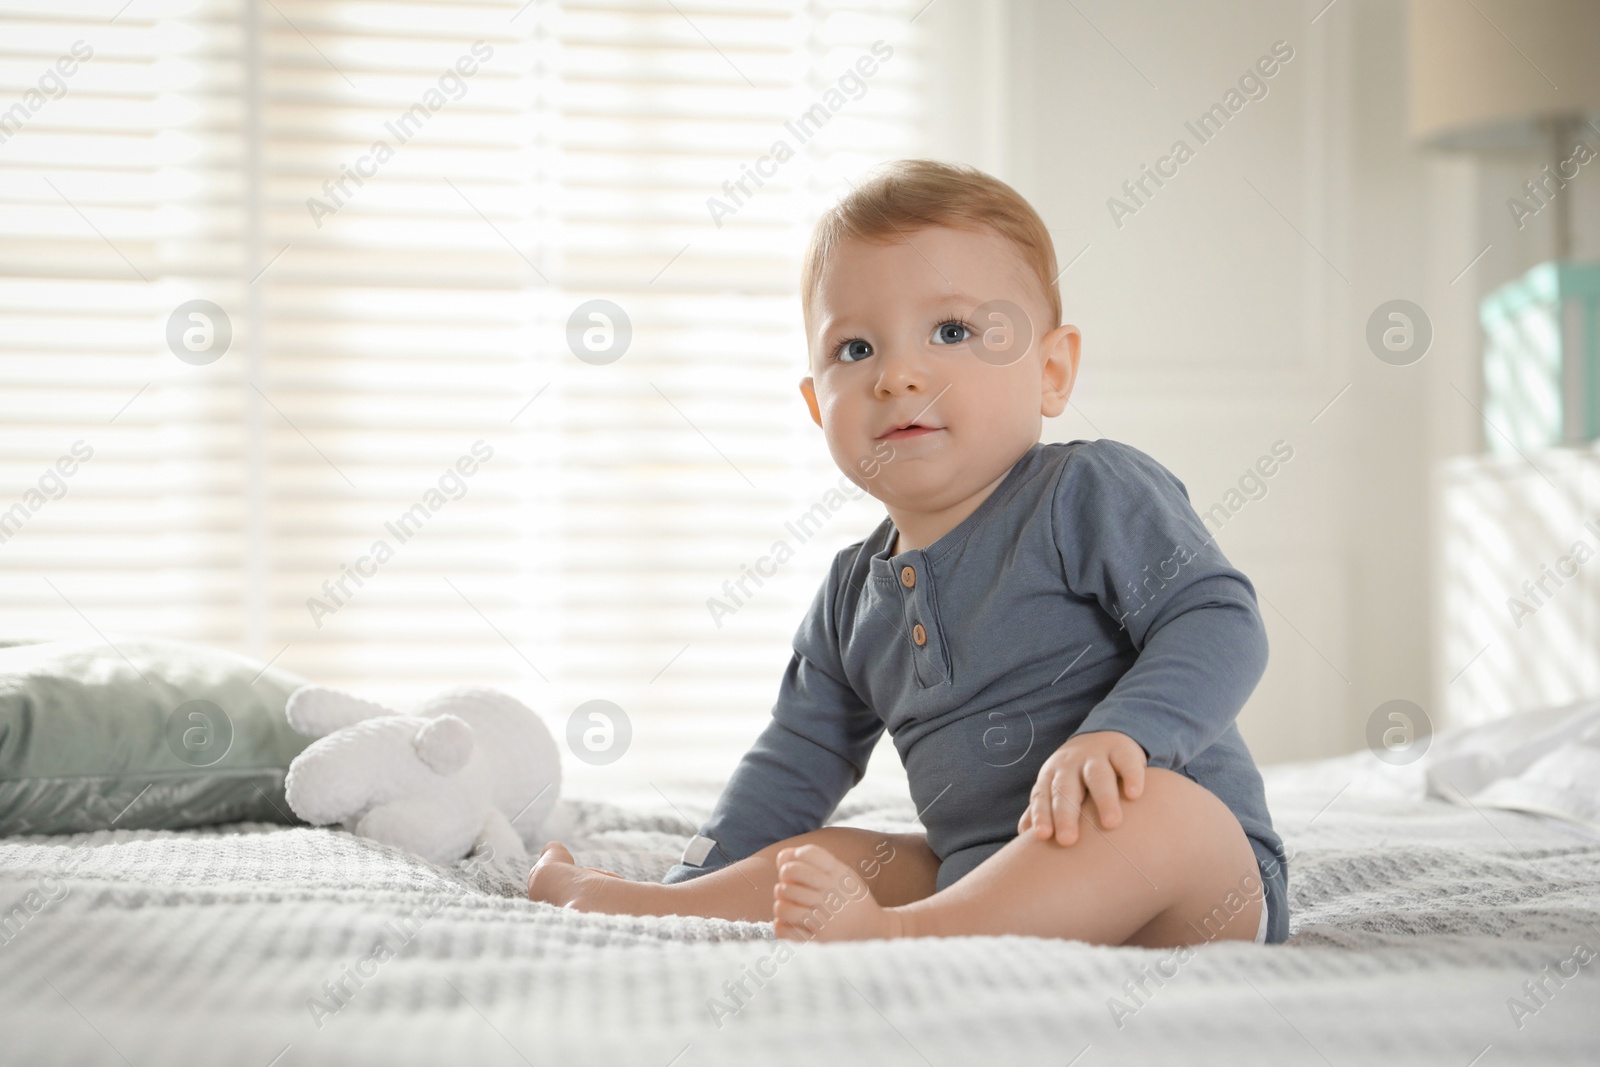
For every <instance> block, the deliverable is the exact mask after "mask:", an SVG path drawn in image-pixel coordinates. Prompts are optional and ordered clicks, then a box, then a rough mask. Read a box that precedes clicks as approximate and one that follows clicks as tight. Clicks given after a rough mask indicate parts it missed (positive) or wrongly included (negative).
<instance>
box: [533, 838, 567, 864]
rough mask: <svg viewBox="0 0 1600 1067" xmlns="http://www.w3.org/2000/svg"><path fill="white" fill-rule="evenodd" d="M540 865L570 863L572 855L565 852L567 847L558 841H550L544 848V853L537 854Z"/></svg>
mask: <svg viewBox="0 0 1600 1067" xmlns="http://www.w3.org/2000/svg"><path fill="white" fill-rule="evenodd" d="M538 862H540V863H571V862H573V859H572V853H571V852H568V851H567V846H566V845H563V844H562V843H561V842H560V841H551V842H549V843H547V844H546V845H545V846H544V851H543V852H541V853H539V860H538Z"/></svg>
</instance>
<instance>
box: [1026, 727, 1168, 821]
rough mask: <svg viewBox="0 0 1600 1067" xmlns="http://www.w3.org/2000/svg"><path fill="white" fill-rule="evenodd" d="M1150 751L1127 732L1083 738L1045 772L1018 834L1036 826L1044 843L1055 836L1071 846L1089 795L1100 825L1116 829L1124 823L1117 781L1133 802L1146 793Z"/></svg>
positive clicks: (1064, 748)
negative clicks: (1085, 796)
mask: <svg viewBox="0 0 1600 1067" xmlns="http://www.w3.org/2000/svg"><path fill="white" fill-rule="evenodd" d="M1146 762H1147V761H1146V759H1145V754H1144V748H1143V747H1142V746H1141V745H1140V744H1139V742H1137V741H1135V740H1134V739H1133V738H1131V737H1129V736H1128V735H1127V734H1124V733H1118V732H1117V731H1116V730H1096V731H1094V732H1093V733H1087V734H1077V735H1075V736H1073V737H1072V738H1070V739H1069V740H1068V741H1067V743H1066V744H1064V745H1062V746H1061V747H1060V748H1058V749H1056V750H1055V752H1053V753H1051V755H1050V758H1049V759H1047V760H1045V761H1044V766H1042V767H1040V768H1039V780H1038V781H1037V782H1035V783H1034V785H1033V792H1032V793H1031V794H1030V795H1029V797H1028V810H1026V811H1024V812H1023V813H1022V818H1021V819H1020V820H1019V821H1018V822H1017V833H1018V834H1019V835H1020V834H1023V833H1026V832H1027V831H1028V828H1029V827H1030V826H1031V827H1032V828H1033V833H1034V836H1035V837H1037V838H1039V839H1040V840H1041V841H1042V840H1044V839H1045V838H1047V837H1049V836H1050V835H1051V833H1054V834H1055V837H1056V840H1057V841H1058V842H1059V843H1061V844H1063V845H1070V844H1072V843H1074V842H1075V841H1077V840H1078V809H1079V808H1081V807H1082V806H1083V797H1084V794H1085V793H1088V795H1089V796H1091V797H1093V798H1094V804H1095V807H1096V808H1097V809H1098V810H1099V812H1100V826H1101V828H1103V829H1106V830H1112V829H1115V828H1116V827H1117V826H1119V825H1121V823H1122V802H1121V800H1119V799H1118V797H1117V781H1118V779H1119V778H1120V779H1121V782H1122V791H1123V793H1124V794H1125V795H1126V796H1127V798H1128V799H1129V800H1133V799H1135V798H1137V797H1138V796H1139V794H1140V793H1142V792H1144V768H1145V763H1146Z"/></svg>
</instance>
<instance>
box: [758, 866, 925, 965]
mask: <svg viewBox="0 0 1600 1067" xmlns="http://www.w3.org/2000/svg"><path fill="white" fill-rule="evenodd" d="M777 863H778V884H777V885H775V886H773V888H772V895H773V904H772V930H773V933H775V934H777V936H779V937H782V938H786V939H788V940H790V941H811V940H817V941H866V940H871V939H874V938H884V937H903V936H905V934H904V930H903V926H902V923H901V921H900V915H899V913H897V912H895V911H893V910H892V909H888V908H884V907H883V906H881V905H880V904H879V903H878V902H877V901H876V900H874V899H873V897H872V893H871V892H870V891H868V889H867V886H866V883H865V882H863V881H862V880H861V877H860V876H859V875H857V874H856V872H855V871H853V870H851V869H850V868H849V867H848V866H846V865H845V864H844V863H843V862H841V861H840V860H839V858H838V857H837V856H835V855H834V854H833V853H831V852H829V851H828V850H827V849H825V848H823V847H822V846H821V845H801V846H800V847H799V848H784V849H779V850H778V855H777Z"/></svg>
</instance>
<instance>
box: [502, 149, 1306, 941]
mask: <svg viewBox="0 0 1600 1067" xmlns="http://www.w3.org/2000/svg"><path fill="white" fill-rule="evenodd" d="M1055 279H1056V258H1055V252H1054V248H1053V246H1052V243H1051V240H1050V235H1049V232H1048V231H1047V230H1046V229H1045V226H1044V223H1043V222H1042V221H1041V220H1040V218H1039V216H1038V214H1037V213H1036V212H1035V211H1034V210H1033V208H1032V207H1031V206H1030V205H1029V204H1028V203H1027V201H1025V200H1024V199H1023V198H1022V197H1021V196H1019V195H1018V194H1017V193H1016V191H1015V190H1013V189H1011V188H1010V187H1009V186H1007V185H1005V184H1004V183H1002V182H1000V181H997V180H996V179H994V178H991V177H989V176H988V175H985V174H983V173H981V172H979V171H976V170H974V169H972V168H970V167H958V166H952V165H947V164H943V163H936V162H932V161H928V160H903V161H900V162H898V163H895V164H892V165H889V166H888V167H887V168H886V169H885V170H883V171H882V172H881V173H880V174H879V175H878V176H876V177H875V178H874V179H873V180H871V181H869V182H867V183H866V184H863V185H862V186H861V187H860V188H858V189H856V190H854V191H853V192H852V193H851V194H850V195H849V196H847V197H845V198H844V199H843V200H842V201H841V202H840V203H839V204H838V205H836V206H835V207H834V208H833V209H832V210H831V211H829V212H828V213H827V215H825V216H824V217H823V218H822V220H821V221H820V222H818V224H817V226H816V229H815V231H814V233H813V235H812V239H811V243H810V247H809V249H808V251H807V253H806V259H805V264H804V271H803V275H802V278H801V301H802V307H803V311H804V317H805V325H806V336H807V340H808V345H809V348H810V371H811V373H810V374H809V375H808V376H807V377H805V378H804V379H803V380H802V381H801V383H800V392H801V393H802V394H803V395H804V396H805V400H806V404H807V406H808V407H809V408H810V411H811V417H812V419H813V420H814V421H815V422H816V423H817V424H818V425H819V426H821V427H822V430H823V434H824V436H825V437H826V438H827V443H828V450H829V452H830V453H831V454H832V455H833V459H834V462H835V463H837V464H838V466H839V468H840V469H841V470H842V471H844V472H845V474H846V475H847V476H848V477H849V478H850V479H851V480H852V481H854V482H855V483H856V484H858V485H860V486H861V487H862V488H863V489H865V490H866V491H867V492H869V493H871V494H872V495H873V496H874V497H876V498H877V499H879V500H881V501H883V504H884V507H885V509H886V510H887V512H888V515H887V517H886V518H885V519H884V521H883V522H882V523H880V524H879V526H878V527H877V528H876V529H875V530H874V531H873V532H872V533H871V534H870V535H868V536H867V537H866V538H865V539H864V540H862V541H858V542H856V543H855V544H853V545H851V546H850V547H849V548H846V549H844V550H843V551H842V552H840V553H839V554H838V555H837V556H836V557H835V558H834V561H833V566H832V567H831V568H830V569H829V572H828V576H827V578H826V579H825V580H824V582H823V584H822V588H821V589H820V590H818V592H817V596H816V599H815V601H814V602H813V603H812V605H811V609H810V611H809V612H808V613H807V615H806V617H805V619H804V620H803V621H802V622H801V624H800V627H799V630H798V632H797V633H796V634H795V639H794V654H793V657H792V658H791V659H790V662H789V666H788V669H787V671H786V672H785V674H784V678H783V683H782V686H781V687H780V689H779V691H778V698H777V701H776V703H775V705H774V706H773V709H772V721H771V722H770V723H769V724H768V725H767V727H766V728H765V730H764V731H763V732H762V733H761V735H760V736H759V737H758V738H757V740H756V742H755V744H754V746H753V747H752V748H751V749H750V751H749V752H748V753H746V755H745V756H744V758H743V759H742V760H741V761H740V763H739V764H738V766H737V767H736V768H735V769H734V771H733V774H732V777H731V778H730V780H729V782H728V785H727V787H726V789H725V790H724V791H723V793H722V795H721V797H720V798H719V799H718V801H717V803H716V806H715V808H714V810H713V811H712V813H711V816H710V818H709V819H708V820H707V821H706V822H705V824H704V825H702V826H701V827H700V829H699V833H698V834H696V835H695V837H694V838H693V839H692V840H691V841H690V843H689V847H688V848H687V849H685V851H684V854H683V860H682V862H681V863H679V864H678V865H676V866H674V867H673V868H672V869H671V870H670V871H668V872H667V874H666V876H665V878H664V880H663V882H662V884H659V885H658V884H654V883H647V882H631V881H627V880H625V879H621V878H618V877H615V876H610V875H609V872H602V871H597V870H594V869H591V868H586V867H579V866H577V865H576V864H575V863H574V862H573V860H572V856H571V854H570V853H569V852H568V851H567V849H565V848H564V847H562V846H561V845H560V844H559V843H556V842H551V843H550V844H549V845H547V846H546V848H545V850H544V852H543V853H542V854H541V856H540V858H539V861H538V863H537V864H536V865H535V866H534V868H533V871H532V873H531V875H530V876H529V879H528V895H529V896H530V897H532V898H533V899H535V900H543V901H548V902H551V903H554V904H558V905H563V906H571V907H574V908H577V909H580V910H583V911H597V912H609V913H623V914H634V915H703V916H719V917H722V918H727V919H743V920H748V921H758V922H759V921H767V920H771V921H772V923H773V926H774V932H775V933H776V934H777V936H778V937H780V938H798V939H806V940H810V939H819V940H848V939H860V938H884V937H917V936H930V935H933V936H954V935H966V934H1027V935H1033V936H1039V937H1060V938H1073V939H1077V940H1082V941H1090V942H1095V943H1099V944H1108V945H1124V944H1126V945H1141V946H1147V947H1176V946H1180V945H1189V944H1195V943H1199V942H1205V941H1212V940H1251V939H1253V940H1255V941H1256V942H1265V941H1272V942H1280V941H1283V940H1284V939H1285V938H1286V937H1287V936H1288V930H1289V912H1288V898H1287V877H1288V875H1287V867H1286V857H1285V855H1284V849H1283V844H1282V842H1281V841H1280V840H1279V838H1278V836H1277V834H1276V833H1274V832H1273V829H1272V820H1271V817H1270V816H1269V815H1268V813H1267V806H1266V800H1265V797H1264V794H1263V791H1262V784H1261V775H1260V773H1259V772H1258V771H1257V769H1256V766H1255V764H1254V763H1253V762H1252V760H1251V758H1250V753H1249V751H1248V750H1247V749H1246V748H1245V744H1244V740H1243V739H1242V738H1241V737H1240V735H1239V730H1238V727H1237V726H1236V725H1235V723H1234V719H1235V717H1236V716H1237V715H1238V712H1239V709H1240V707H1241V706H1242V705H1243V704H1244V702H1245V700H1246V698H1247V697H1249V695H1250V693H1251V691H1252V690H1253V689H1254V688H1255V686H1256V683H1257V681H1258V680H1259V679H1260V677H1261V674H1262V671H1263V670H1265V668H1266V662H1267V641H1266V634H1265V630H1264V629H1263V627H1262V623H1261V616H1260V612H1259V610H1258V608H1257V606H1256V598H1255V588H1254V586H1252V585H1251V583H1250V580H1249V579H1248V578H1246V577H1245V576H1244V575H1243V574H1242V573H1240V572H1239V571H1238V570H1236V569H1235V568H1234V567H1232V566H1231V565H1230V564H1229V563H1228V561H1227V560H1226V559H1225V558H1224V557H1223V555H1222V553H1221V551H1219V550H1218V548H1217V546H1216V545H1215V544H1214V543H1213V542H1212V540H1211V538H1210V537H1209V536H1208V535H1207V533H1206V530H1205V528H1204V526H1203V525H1202V524H1201V522H1200V519H1199V517H1198V516H1197V515H1196V514H1195V512H1194V509H1193V508H1192V507H1191V506H1190V504H1189V498H1188V493H1187V491H1186V490H1185V489H1184V486H1183V484H1182V483H1181V482H1180V481H1179V480H1178V479H1177V478H1176V477H1174V476H1173V475H1172V474H1171V473H1170V472H1169V471H1167V469H1166V468H1165V467H1163V466H1162V465H1161V464H1159V463H1157V462H1156V461H1155V460H1153V459H1151V458H1150V457H1149V456H1147V455H1145V454H1144V453H1143V452H1141V451H1139V450H1138V449H1135V448H1132V447H1130V446H1128V445H1124V444H1120V443H1118V442H1116V441H1111V440H1106V439H1101V440H1097V441H1071V442H1068V443H1065V444H1043V443H1041V442H1040V435H1041V429H1042V419H1043V418H1044V417H1047V416H1050V417H1053V416H1056V415H1059V414H1061V412H1062V411H1063V409H1064V408H1065V407H1066V404H1067V400H1068V398H1069V397H1070V396H1071V394H1072V386H1073V382H1074V380H1075V378H1076V376H1077V370H1078V349H1079V341H1080V337H1079V332H1078V329H1077V328H1076V327H1074V326H1071V325H1064V324H1061V298H1060V295H1059V293H1058V292H1057V289H1056V285H1055ZM886 729H887V730H888V732H889V735H890V736H891V737H892V738H893V740H894V745H895V748H896V749H897V750H898V752H899V754H900V759H901V761H902V762H903V763H904V765H905V769H906V774H907V777H908V779H909V783H910V789H911V796H912V800H913V801H914V802H915V804H916V807H917V813H918V816H919V818H920V820H921V823H922V825H923V826H924V827H926V829H927V833H926V836H924V835H923V834H916V833H887V832H882V831H875V830H867V829H863V828H857V827H850V826H823V822H824V821H825V820H826V819H827V818H828V817H829V816H830V815H831V814H832V813H833V811H834V809H835V808H836V807H837V805H838V803H839V801H840V799H842V798H843V796H844V795H845V793H846V792H848V791H849V790H850V789H851V788H852V787H853V786H854V785H855V784H856V783H857V782H859V781H860V780H861V777H862V775H863V773H864V772H865V769H866V766H867V760H868V757H869V755H870V754H871V752H872V750H873V747H874V745H875V743H876V742H877V740H878V738H879V737H880V736H881V735H882V733H883V732H884V730H886Z"/></svg>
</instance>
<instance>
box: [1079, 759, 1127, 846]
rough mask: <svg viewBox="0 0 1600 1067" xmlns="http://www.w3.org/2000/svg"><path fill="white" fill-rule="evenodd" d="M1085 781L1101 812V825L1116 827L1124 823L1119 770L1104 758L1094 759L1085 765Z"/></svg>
mask: <svg viewBox="0 0 1600 1067" xmlns="http://www.w3.org/2000/svg"><path fill="white" fill-rule="evenodd" d="M1083 779H1084V783H1085V784H1086V785H1088V787H1089V795H1090V796H1091V797H1093V798H1094V806H1095V807H1096V808H1097V809H1098V810H1099V812H1100V827H1101V829H1103V830H1111V829H1115V828H1116V827H1118V826H1121V825H1122V801H1121V800H1119V799H1118V797H1117V772H1116V770H1115V769H1114V768H1113V767H1112V766H1111V764H1110V763H1109V762H1108V761H1106V760H1103V759H1092V760H1089V761H1088V762H1086V763H1085V764H1084V765H1083Z"/></svg>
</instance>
